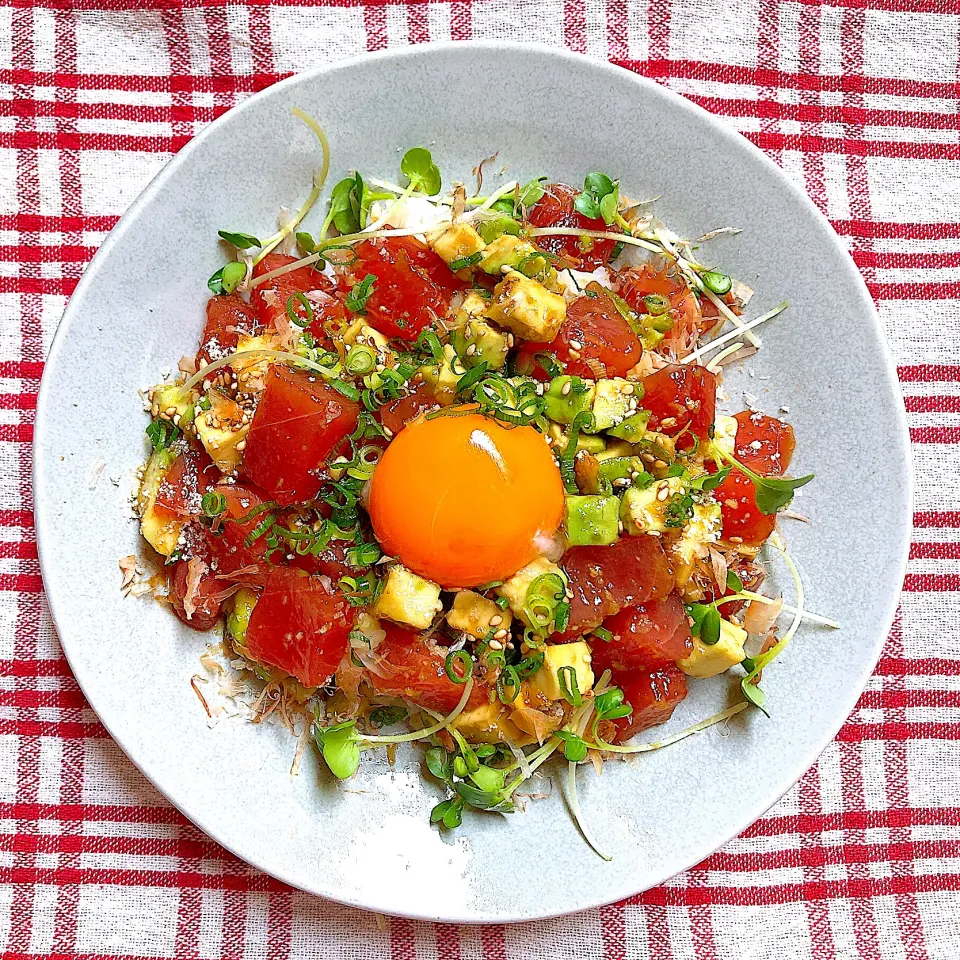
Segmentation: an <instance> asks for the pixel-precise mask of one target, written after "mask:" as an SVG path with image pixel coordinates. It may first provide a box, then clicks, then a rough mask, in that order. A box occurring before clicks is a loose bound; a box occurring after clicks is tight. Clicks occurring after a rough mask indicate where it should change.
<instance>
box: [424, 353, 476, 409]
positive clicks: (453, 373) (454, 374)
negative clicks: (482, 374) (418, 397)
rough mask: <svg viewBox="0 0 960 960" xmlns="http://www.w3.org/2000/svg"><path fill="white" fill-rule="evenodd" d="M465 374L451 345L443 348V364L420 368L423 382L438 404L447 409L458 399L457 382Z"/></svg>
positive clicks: (432, 364)
mask: <svg viewBox="0 0 960 960" xmlns="http://www.w3.org/2000/svg"><path fill="white" fill-rule="evenodd" d="M465 372H466V371H465V370H464V369H463V367H462V366H461V364H460V361H459V360H458V359H457V352H456V350H454V349H453V347H452V346H451V345H450V344H449V343H448V344H446V345H445V346H444V348H443V363H441V364H436V363H429V364H427V365H426V366H423V367H421V368H420V373H421V375H422V376H423V382H424V383H425V384H426V385H427V386H428V387H429V388H430V389H431V390H432V391H433V394H434V396H435V397H436V399H437V403H439V404H440V405H441V406H445V407H446V406H449V405H450V404H451V403H453V401H454V400H455V399H456V397H457V381H458V380H459V379H460V378H461V377H462V376H463V375H464V373H465Z"/></svg>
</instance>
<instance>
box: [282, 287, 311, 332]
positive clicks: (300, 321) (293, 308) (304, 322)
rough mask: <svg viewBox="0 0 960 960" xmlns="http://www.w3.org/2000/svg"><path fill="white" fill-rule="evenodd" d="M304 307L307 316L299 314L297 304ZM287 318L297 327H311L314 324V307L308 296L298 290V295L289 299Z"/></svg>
mask: <svg viewBox="0 0 960 960" xmlns="http://www.w3.org/2000/svg"><path fill="white" fill-rule="evenodd" d="M298 303H299V304H300V306H302V307H303V309H304V311H305V313H306V316H301V315H300V314H299V313H297V304H298ZM287 317H288V319H289V320H290V322H291V323H292V324H293V325H294V326H295V327H300V328H303V327H309V326H310V324H311V323H313V307H312V306H311V305H310V301H309V300H308V299H307V295H306V294H305V293H303V292H302V291H300V290H298V291H297V292H296V293H293V294H291V295H290V296H289V297H287Z"/></svg>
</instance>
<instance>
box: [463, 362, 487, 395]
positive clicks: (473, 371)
mask: <svg viewBox="0 0 960 960" xmlns="http://www.w3.org/2000/svg"><path fill="white" fill-rule="evenodd" d="M487 366H488V364H487V361H486V360H481V361H480V362H479V363H478V364H477V365H476V366H475V367H471V368H470V369H469V370H468V371H467V372H466V373H465V374H464V375H463V376H462V377H461V378H460V379H459V380H458V381H457V393H463V391H464V390H469V389H470V387H472V386H473V385H474V384H475V383H476V382H477V381H478V380H480V378H481V377H482V376H483V375H484V374H485V373H486V372H487Z"/></svg>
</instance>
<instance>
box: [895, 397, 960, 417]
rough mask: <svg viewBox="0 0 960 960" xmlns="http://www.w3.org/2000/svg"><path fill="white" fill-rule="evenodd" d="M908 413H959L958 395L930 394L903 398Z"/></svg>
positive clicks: (959, 401)
mask: <svg viewBox="0 0 960 960" xmlns="http://www.w3.org/2000/svg"><path fill="white" fill-rule="evenodd" d="M903 402H904V405H905V406H906V408H907V412H908V413H960V396H953V395H951V394H946V395H944V394H932V395H926V396H916V395H914V396H908V397H904V398H903Z"/></svg>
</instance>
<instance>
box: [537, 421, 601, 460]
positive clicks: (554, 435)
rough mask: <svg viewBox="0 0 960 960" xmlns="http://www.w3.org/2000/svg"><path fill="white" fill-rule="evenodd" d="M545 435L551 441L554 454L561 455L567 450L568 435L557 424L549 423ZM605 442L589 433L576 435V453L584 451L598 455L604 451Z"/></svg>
mask: <svg viewBox="0 0 960 960" xmlns="http://www.w3.org/2000/svg"><path fill="white" fill-rule="evenodd" d="M547 434H548V436H549V437H550V438H551V439H552V440H553V449H554V451H555V452H556V453H563V451H564V450H566V448H567V442H568V440H569V439H570V438H569V435H568V434H567V433H566V432H565V431H564V429H563V428H562V427H561V426H560V424H559V423H551V424H550V425H549V426H548V427H547ZM605 446H606V441H605V440H604V439H603V437H600V436H591V434H589V433H580V434H578V435H577V453H579V452H580V451H581V450H586V452H587V453H592V454H595V455H596V454H599V453H602V452H603V451H604V449H605Z"/></svg>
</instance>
